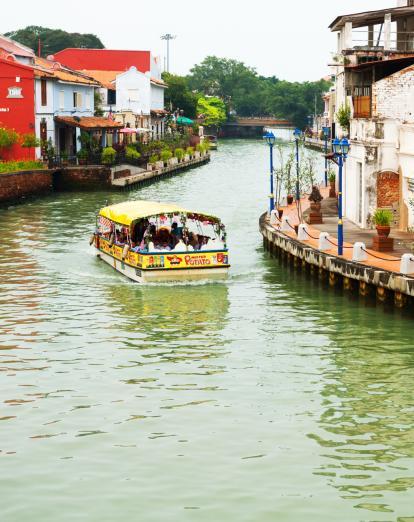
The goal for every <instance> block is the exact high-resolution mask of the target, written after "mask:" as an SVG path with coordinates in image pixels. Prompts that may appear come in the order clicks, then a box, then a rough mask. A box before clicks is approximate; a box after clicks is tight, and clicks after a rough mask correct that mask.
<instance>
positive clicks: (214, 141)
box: [204, 134, 218, 150]
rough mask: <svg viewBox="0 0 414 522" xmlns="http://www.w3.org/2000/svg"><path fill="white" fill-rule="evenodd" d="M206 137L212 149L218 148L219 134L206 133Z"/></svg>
mask: <svg viewBox="0 0 414 522" xmlns="http://www.w3.org/2000/svg"><path fill="white" fill-rule="evenodd" d="M204 139H205V140H208V141H209V143H210V149H211V150H217V147H218V142H217V136H214V135H213V134H205V135H204Z"/></svg>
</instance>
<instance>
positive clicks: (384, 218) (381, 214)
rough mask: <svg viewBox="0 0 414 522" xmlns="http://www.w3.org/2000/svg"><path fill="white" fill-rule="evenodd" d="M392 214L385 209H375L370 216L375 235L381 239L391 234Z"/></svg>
mask: <svg viewBox="0 0 414 522" xmlns="http://www.w3.org/2000/svg"><path fill="white" fill-rule="evenodd" d="M392 219H393V215H392V212H391V211H390V210H388V209H386V208H377V209H376V211H375V212H374V215H373V216H372V220H373V222H374V223H375V226H376V229H377V234H378V236H379V237H381V238H387V237H388V236H389V235H390V232H391V222H392Z"/></svg>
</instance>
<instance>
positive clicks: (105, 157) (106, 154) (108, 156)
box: [101, 147, 116, 165]
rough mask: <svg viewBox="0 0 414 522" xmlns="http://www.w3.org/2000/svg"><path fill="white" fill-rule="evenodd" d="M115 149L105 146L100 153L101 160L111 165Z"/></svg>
mask: <svg viewBox="0 0 414 522" xmlns="http://www.w3.org/2000/svg"><path fill="white" fill-rule="evenodd" d="M115 157H116V151H115V149H113V148H112V147H105V148H104V149H103V151H102V154H101V160H102V163H103V164H104V165H112V164H113V163H115Z"/></svg>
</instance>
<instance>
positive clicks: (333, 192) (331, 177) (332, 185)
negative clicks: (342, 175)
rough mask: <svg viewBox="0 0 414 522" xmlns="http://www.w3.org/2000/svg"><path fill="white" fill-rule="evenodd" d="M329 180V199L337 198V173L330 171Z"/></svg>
mask: <svg viewBox="0 0 414 522" xmlns="http://www.w3.org/2000/svg"><path fill="white" fill-rule="evenodd" d="M328 180H329V197H330V198H336V186H335V183H336V176H335V172H334V171H333V170H330V171H329V176H328Z"/></svg>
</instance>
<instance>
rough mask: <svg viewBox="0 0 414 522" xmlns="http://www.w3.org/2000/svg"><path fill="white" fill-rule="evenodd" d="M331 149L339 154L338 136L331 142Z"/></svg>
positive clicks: (339, 143)
mask: <svg viewBox="0 0 414 522" xmlns="http://www.w3.org/2000/svg"><path fill="white" fill-rule="evenodd" d="M332 149H333V151H334V153H335V154H341V152H342V151H341V142H340V141H339V140H338V138H335V139H334V140H333V142H332Z"/></svg>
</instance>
